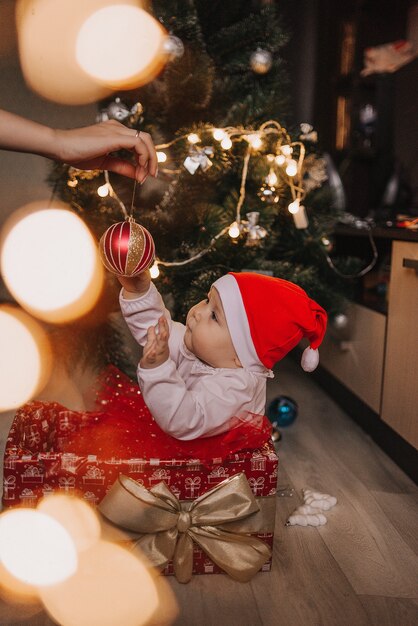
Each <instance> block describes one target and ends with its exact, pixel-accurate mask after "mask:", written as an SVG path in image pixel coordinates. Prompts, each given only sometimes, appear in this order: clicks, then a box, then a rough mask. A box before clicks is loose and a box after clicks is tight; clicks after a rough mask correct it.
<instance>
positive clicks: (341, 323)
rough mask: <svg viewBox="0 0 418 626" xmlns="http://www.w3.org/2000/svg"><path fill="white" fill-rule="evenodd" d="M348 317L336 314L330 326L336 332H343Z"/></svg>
mask: <svg viewBox="0 0 418 626" xmlns="http://www.w3.org/2000/svg"><path fill="white" fill-rule="evenodd" d="M347 324H348V317H347V316H346V315H345V314H344V313H337V315H335V316H334V318H333V320H332V325H333V326H334V328H336V329H337V330H343V329H344V328H347Z"/></svg>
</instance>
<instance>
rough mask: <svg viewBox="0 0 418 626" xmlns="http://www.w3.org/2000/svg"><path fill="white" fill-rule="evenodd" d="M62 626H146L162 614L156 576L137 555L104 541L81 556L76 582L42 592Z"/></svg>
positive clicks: (67, 582) (74, 578)
mask: <svg viewBox="0 0 418 626" xmlns="http://www.w3.org/2000/svg"><path fill="white" fill-rule="evenodd" d="M40 596H41V599H42V601H43V603H44V605H45V607H46V609H47V611H48V612H49V613H50V615H51V616H52V618H53V619H54V620H56V621H57V622H58V623H59V624H61V625H62V626H121V625H122V624H123V626H140V625H141V624H145V623H146V622H147V621H148V620H149V619H150V618H151V616H152V615H153V614H154V613H155V611H156V610H157V608H158V603H159V597H158V592H157V589H156V586H155V581H154V579H153V576H152V575H151V573H150V572H149V571H148V569H147V567H146V566H145V564H144V563H143V562H142V561H140V560H139V559H138V558H137V557H136V556H135V555H134V554H133V553H132V552H128V551H127V550H125V549H123V548H121V547H120V546H117V545H115V544H112V543H109V542H105V541H99V542H97V543H96V544H94V546H92V547H91V548H90V549H88V550H85V551H84V552H81V553H80V554H79V566H78V569H77V572H76V573H75V575H74V576H72V577H71V578H69V579H67V580H66V581H64V582H63V583H61V584H59V585H54V586H53V587H49V588H43V589H41V590H40Z"/></svg>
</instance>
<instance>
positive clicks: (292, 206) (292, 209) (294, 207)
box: [287, 198, 300, 215]
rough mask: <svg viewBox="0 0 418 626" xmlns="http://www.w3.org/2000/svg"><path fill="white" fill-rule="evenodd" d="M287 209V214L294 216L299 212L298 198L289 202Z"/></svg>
mask: <svg viewBox="0 0 418 626" xmlns="http://www.w3.org/2000/svg"><path fill="white" fill-rule="evenodd" d="M287 208H288V211H289V213H292V215H295V214H296V213H297V212H298V211H299V208H300V201H299V198H296V200H294V201H293V202H291V203H290V204H289V206H288V207H287Z"/></svg>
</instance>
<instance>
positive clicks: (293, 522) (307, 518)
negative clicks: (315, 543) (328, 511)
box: [286, 509, 327, 526]
mask: <svg viewBox="0 0 418 626" xmlns="http://www.w3.org/2000/svg"><path fill="white" fill-rule="evenodd" d="M297 510H298V509H296V511H295V512H294V513H292V515H291V516H290V517H289V519H288V520H287V522H286V526H323V525H324V524H326V523H327V518H326V517H325V515H323V514H322V513H316V514H315V515H303V514H302V513H297Z"/></svg>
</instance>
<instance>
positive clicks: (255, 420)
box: [33, 366, 271, 463]
mask: <svg viewBox="0 0 418 626" xmlns="http://www.w3.org/2000/svg"><path fill="white" fill-rule="evenodd" d="M39 404H42V405H43V408H44V409H45V408H46V407H45V404H46V403H33V405H34V408H35V406H36V405H39ZM51 404H53V405H54V409H55V410H57V408H58V407H57V404H56V403H51ZM61 408H64V407H61ZM74 418H76V422H77V427H76V428H74V430H73V432H69V433H66V437H65V438H59V439H58V441H59V442H60V443H59V447H60V449H59V450H56V451H57V452H71V453H74V454H78V455H80V456H84V455H89V454H94V455H96V456H98V457H100V458H111V457H118V458H122V459H123V458H125V459H126V458H158V459H173V458H176V459H179V458H180V459H183V458H184V459H190V458H193V459H200V461H201V462H202V463H205V462H208V463H211V462H212V459H214V458H220V457H222V458H224V457H226V456H227V455H229V454H233V453H235V452H238V451H239V450H243V449H248V448H249V449H254V448H259V447H261V446H262V445H263V444H264V443H265V442H266V441H267V440H268V439H269V438H270V435H271V424H270V422H269V421H268V419H267V418H266V417H265V416H262V415H256V414H254V415H252V414H251V415H250V416H249V419H247V420H245V421H244V422H240V421H238V420H237V421H238V423H237V425H235V426H234V427H233V428H232V429H230V430H228V431H227V432H225V433H222V434H221V435H216V436H214V437H200V438H198V439H193V440H191V441H182V440H179V439H175V438H174V437H171V436H170V435H168V434H167V433H165V432H164V431H163V430H161V428H160V427H159V426H158V424H157V423H156V421H155V420H154V418H153V417H152V415H151V413H150V411H149V409H148V407H147V406H146V404H145V402H144V399H143V397H142V394H141V392H140V390H139V388H138V385H137V384H136V383H133V382H132V381H131V380H130V379H129V378H128V377H127V376H125V375H124V374H123V373H122V372H120V371H119V370H118V369H117V368H116V367H114V366H109V367H108V368H106V370H105V371H104V372H103V373H102V374H101V376H100V379H99V391H98V394H97V410H96V411H86V412H80V413H76V412H73V411H71V422H72V424H74Z"/></svg>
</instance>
